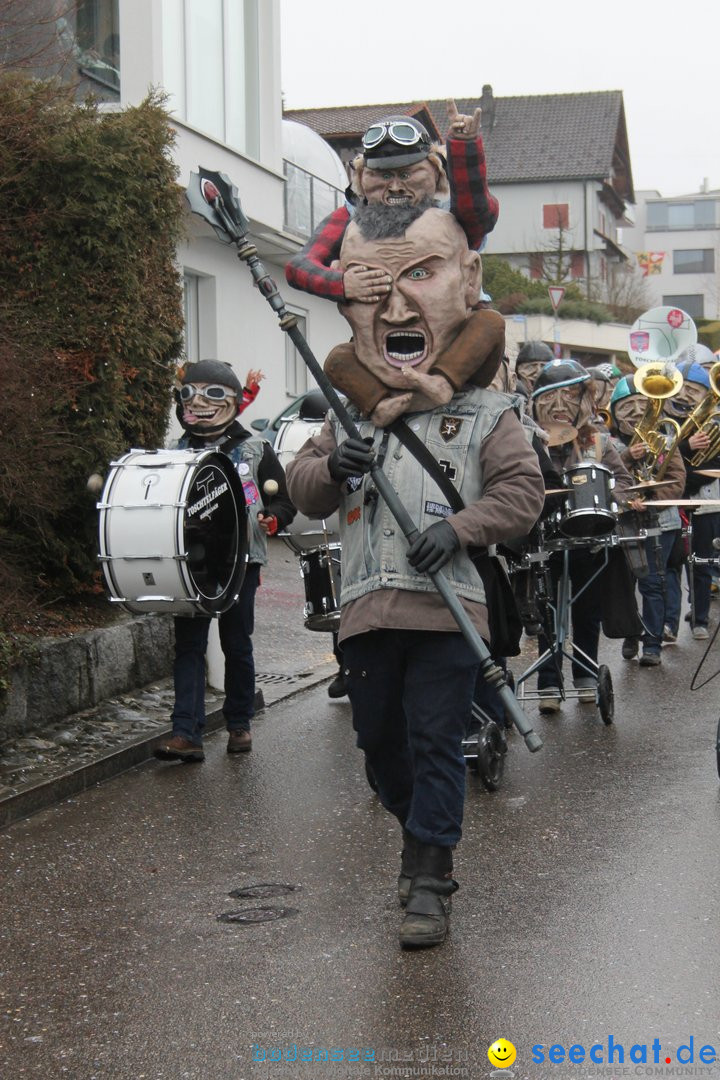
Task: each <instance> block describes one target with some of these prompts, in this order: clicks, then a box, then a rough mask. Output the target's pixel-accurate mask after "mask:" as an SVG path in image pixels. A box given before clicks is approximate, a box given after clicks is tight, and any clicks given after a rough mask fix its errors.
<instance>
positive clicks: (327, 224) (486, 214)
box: [285, 136, 499, 302]
mask: <svg viewBox="0 0 720 1080" xmlns="http://www.w3.org/2000/svg"><path fill="white" fill-rule="evenodd" d="M447 164H448V179H449V182H450V210H451V212H452V213H453V214H454V215H455V217H456V218H457V220H458V222H459V223H460V224H461V225H462V227H463V229H464V230H465V235H466V236H467V238H468V245H469V246H470V247H471V248H473V249H475V248H479V247H480V244H481V243H482V241H483V239H484V238H485V237H486V236H487V234H488V233H489V232H492V230H493V229H494V228H495V223H496V221H497V219H498V212H499V204H498V201H497V199H496V198H495V197H494V196H493V195H491V194H490V192H489V190H488V186H487V168H486V165H485V150H484V148H483V142H482V139H481V138H480V136H478V137H477V139H475V140H470V139H448V142H447ZM350 220H351V216H350V212H349V211H348V209H347V208H346V207H345V206H340V207H338V209H337V210H334V211H333V213H332V214H330V215H329V216H328V217H326V218H324V219H323V221H321V222H320V224H319V225H318V227H317V229H316V230H315V232H314V233H313V235H312V236H311V237H310V239H309V240H308V242H307V244H306V245H305V247H304V248H302V250H301V251H299V252H298V253H297V255H295V256H294V257H293V258H292V259H290V260H289V262H288V263H287V266H286V267H285V277H286V279H287V282H288V284H289V285H292V287H293V288H294V289H300V290H301V291H302V292H309V293H313V294H314V295H315V296H322V297H324V298H325V299H326V300H334V301H336V302H338V301H341V300H344V299H345V294H344V292H343V275H342V272H341V271H340V270H330V269H329V267H330V264H331V263H332V262H333V260H334V259H338V258H339V257H340V247H341V245H342V239H343V236H344V235H345V229H346V228H347V226H348V223H349V222H350Z"/></svg>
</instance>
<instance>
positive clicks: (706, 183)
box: [700, 176, 710, 195]
mask: <svg viewBox="0 0 720 1080" xmlns="http://www.w3.org/2000/svg"><path fill="white" fill-rule="evenodd" d="M709 190H710V180H709V178H708V177H707V176H704V177H703V182H702V187H701V188H700V191H701V192H702V194H703V195H707V193H708V191H709Z"/></svg>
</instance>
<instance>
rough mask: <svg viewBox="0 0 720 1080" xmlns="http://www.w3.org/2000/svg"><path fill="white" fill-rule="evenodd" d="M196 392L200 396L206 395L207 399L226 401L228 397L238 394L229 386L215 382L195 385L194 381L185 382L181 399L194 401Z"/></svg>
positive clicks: (181, 388)
mask: <svg viewBox="0 0 720 1080" xmlns="http://www.w3.org/2000/svg"><path fill="white" fill-rule="evenodd" d="M196 394H199V396H200V397H204V398H205V400H206V401H226V400H227V399H228V398H236V397H237V394H236V393H235V391H234V390H230V389H229V387H227V386H219V385H217V384H215V383H213V384H212V385H210V386H193V384H192V383H185V384H184V386H181V387H180V400H181V401H192V399H193V398H194V397H195V395H196Z"/></svg>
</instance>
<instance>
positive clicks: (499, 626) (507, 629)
mask: <svg viewBox="0 0 720 1080" xmlns="http://www.w3.org/2000/svg"><path fill="white" fill-rule="evenodd" d="M388 430H389V431H391V432H392V434H393V435H395V437H396V438H397V439H398V440H399V441H400V442H401V443H402V444H403V446H404V447H405V448H406V449H407V450H409V451H410V453H411V454H412V455H413V457H414V458H415V459H416V461H418V462H419V464H420V465H422V467H423V468H424V469H425V471H426V472H427V473H428V475H429V476H431V477H432V479H433V480H434V481H435V483H436V484H437V486H438V487H439V488H440V490H441V491H442V493H443V495H444V496H445V498H446V499H447V501H448V502H449V503H450V507H451V509H452V510H453V511H454V513H456V514H457V513H459V512H460V510H464V509H465V503H464V502H463V499H462V496H461V495H460V492H459V491H458V490H457V488H456V487H455V485H454V484H453V483H452V481H451V480H450V478H449V477H448V476H447V474H446V473H445V472H443V470H442V469H441V468H440V466H439V464H438V462H437V459H436V458H435V457H434V456H433V455H432V454H431V453H430V451H429V450H428V448H427V446H426V445H425V443H424V442H422V440H421V439H419V438H418V437H417V435H416V434H415V432H414V431H412V429H411V428H409V427H408V426H407V424H406V423H405V421H404V420H394V421H393V423H392V424H390V425H389V427H388ZM468 554H469V556H470V558H471V559H472V561H473V564H474V566H475V569H476V570H477V572H478V574H479V575H480V577H481V578H482V583H483V588H484V589H485V599H486V603H487V609H488V623H489V626H490V649H491V651H492V654H493V656H494V657H500V656H517V655H518V653H519V652H520V638H521V636H522V630H523V626H522V621H521V619H520V615H519V613H518V609H517V603H516V601H515V594H514V593H513V590H512V586H511V585H510V582H509V580H508V576H507V573H506V571H505V567H504V566H503V564H502V563H501V562H500V560H499V559H498V558H497V556H495V555H490V554H489V553H488V551H487V548H483V547H475V548H469V549H468Z"/></svg>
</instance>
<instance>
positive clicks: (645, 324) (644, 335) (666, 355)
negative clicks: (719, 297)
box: [628, 307, 697, 367]
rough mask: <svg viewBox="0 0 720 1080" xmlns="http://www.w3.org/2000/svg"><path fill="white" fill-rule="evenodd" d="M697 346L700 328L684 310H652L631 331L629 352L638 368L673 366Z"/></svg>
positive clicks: (663, 308)
mask: <svg viewBox="0 0 720 1080" xmlns="http://www.w3.org/2000/svg"><path fill="white" fill-rule="evenodd" d="M696 342H697V327H696V326H695V323H694V322H693V321H692V319H691V318H690V316H689V315H688V313H687V312H686V311H683V310H682V308H678V307H656V308H650V310H649V311H646V312H644V313H643V314H642V315H640V316H639V318H637V319H636V320H635V322H634V323H633V324H632V326H631V327H630V335H629V346H628V352H629V353H630V359H631V360H632V362H633V364H634V365H635V367H641V366H642V365H643V364H648V363H650V362H651V361H653V362H657V361H660V360H665V361H668V362H672V361H674V360H676V359H677V358H678V356H679V355H680V353H681V352H683V351H684V350H685V349H687V348H688V346H689V345H695V344H696Z"/></svg>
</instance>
